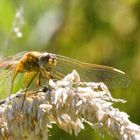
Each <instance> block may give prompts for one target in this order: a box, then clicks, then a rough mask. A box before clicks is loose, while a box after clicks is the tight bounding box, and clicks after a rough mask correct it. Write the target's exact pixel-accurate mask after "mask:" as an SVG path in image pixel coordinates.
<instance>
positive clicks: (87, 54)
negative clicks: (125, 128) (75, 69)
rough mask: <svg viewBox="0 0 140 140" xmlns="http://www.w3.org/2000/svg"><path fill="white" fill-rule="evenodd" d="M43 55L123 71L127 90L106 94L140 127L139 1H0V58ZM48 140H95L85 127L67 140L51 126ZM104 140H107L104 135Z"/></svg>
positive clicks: (91, 132) (97, 136)
mask: <svg viewBox="0 0 140 140" xmlns="http://www.w3.org/2000/svg"><path fill="white" fill-rule="evenodd" d="M29 50H38V51H49V52H52V53H57V54H61V55H64V56H68V57H72V58H75V59H78V60H80V61H84V62H90V63H97V64H103V65H109V66H113V67H116V68H118V69H121V70H123V71H125V72H126V73H127V74H128V75H129V77H130V79H131V81H132V82H131V85H130V86H129V87H128V88H124V89H114V90H111V93H112V94H113V97H116V98H124V99H126V100H127V103H126V104H117V105H116V107H118V108H119V109H120V110H121V111H125V112H127V113H128V114H129V115H130V120H131V121H132V122H134V123H137V124H140V103H139V100H140V93H139V90H140V85H139V81H140V73H139V71H140V1H139V0H105V1H102V0H94V1H92V0H86V1H84V0H40V1H38V0H30V1H28V0H14V1H12V0H1V1H0V55H1V56H8V55H14V54H16V53H18V52H21V51H29ZM50 135H51V137H50V140H54V139H55V140H64V139H68V140H71V139H73V140H85V139H86V140H93V139H96V140H100V139H102V138H101V137H100V136H99V135H98V134H97V132H95V131H94V130H93V129H91V128H90V127H89V126H86V129H85V130H84V131H82V132H81V133H80V134H79V136H77V137H75V136H74V135H72V136H70V135H69V134H66V133H65V132H64V131H62V130H59V129H58V128H57V127H56V126H54V127H53V129H52V130H51V131H50ZM105 139H108V140H112V139H113V138H112V137H110V136H108V135H107V134H105Z"/></svg>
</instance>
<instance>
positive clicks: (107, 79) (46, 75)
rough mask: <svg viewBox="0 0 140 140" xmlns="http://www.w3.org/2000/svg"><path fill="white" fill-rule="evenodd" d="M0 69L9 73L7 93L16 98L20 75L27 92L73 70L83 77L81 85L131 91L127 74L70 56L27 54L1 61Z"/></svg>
mask: <svg viewBox="0 0 140 140" xmlns="http://www.w3.org/2000/svg"><path fill="white" fill-rule="evenodd" d="M0 69H2V71H3V70H6V72H5V73H6V74H4V75H5V76H3V73H2V72H1V73H0V77H2V78H3V79H7V80H5V81H6V89H7V92H9V93H10V94H12V90H13V85H14V81H15V79H16V77H17V75H18V74H21V73H22V74H23V77H22V81H23V83H24V86H25V89H26V90H27V89H28V88H29V87H30V85H31V84H32V83H33V81H34V80H36V83H37V85H39V86H41V85H42V80H44V79H45V80H47V81H48V80H49V79H56V80H60V79H62V78H64V77H65V75H67V74H68V73H70V72H71V71H72V70H73V69H75V70H77V71H78V73H79V74H80V78H81V81H86V82H103V83H104V84H106V85H107V87H111V88H114V87H117V88H121V87H127V86H128V85H129V84H130V80H129V78H128V76H127V75H126V74H125V72H123V71H121V70H119V69H116V68H114V67H110V66H104V65H98V64H90V63H84V62H81V61H78V60H75V59H72V58H69V57H66V56H62V55H58V54H52V53H48V52H38V51H25V52H21V53H18V54H16V55H15V56H10V57H6V58H4V59H1V60H0Z"/></svg>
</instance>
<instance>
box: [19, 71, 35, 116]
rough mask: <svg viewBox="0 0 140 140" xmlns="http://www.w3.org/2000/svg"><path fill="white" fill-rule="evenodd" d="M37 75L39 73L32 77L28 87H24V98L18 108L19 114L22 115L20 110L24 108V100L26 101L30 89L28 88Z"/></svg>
mask: <svg viewBox="0 0 140 140" xmlns="http://www.w3.org/2000/svg"><path fill="white" fill-rule="evenodd" d="M36 76H37V73H36V74H35V75H34V76H33V77H32V78H31V79H30V81H29V83H28V85H27V86H26V88H25V89H24V95H23V100H22V103H21V105H20V107H19V110H18V115H19V116H20V112H21V110H22V108H23V106H24V102H25V99H26V93H27V90H28V88H29V87H30V85H31V84H32V82H33V80H34V79H35V78H36Z"/></svg>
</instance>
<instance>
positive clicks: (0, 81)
mask: <svg viewBox="0 0 140 140" xmlns="http://www.w3.org/2000/svg"><path fill="white" fill-rule="evenodd" d="M15 66H16V65H12V66H11V67H9V68H8V69H4V68H0V95H1V96H2V97H4V96H5V97H7V95H8V96H9V95H10V94H11V93H12V85H13V82H14V81H13V77H14V68H15Z"/></svg>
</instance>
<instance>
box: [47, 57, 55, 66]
mask: <svg viewBox="0 0 140 140" xmlns="http://www.w3.org/2000/svg"><path fill="white" fill-rule="evenodd" d="M48 64H49V65H50V66H56V65H57V60H56V57H54V56H53V55H52V56H50V58H49V59H48Z"/></svg>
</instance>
